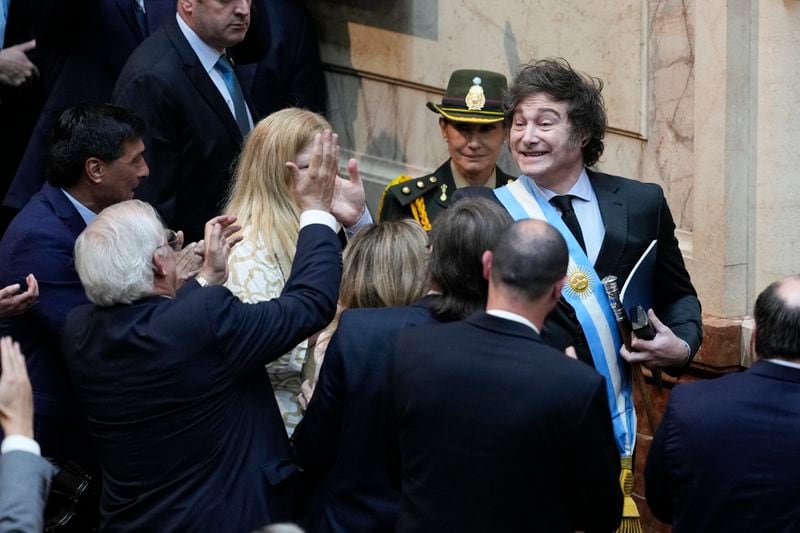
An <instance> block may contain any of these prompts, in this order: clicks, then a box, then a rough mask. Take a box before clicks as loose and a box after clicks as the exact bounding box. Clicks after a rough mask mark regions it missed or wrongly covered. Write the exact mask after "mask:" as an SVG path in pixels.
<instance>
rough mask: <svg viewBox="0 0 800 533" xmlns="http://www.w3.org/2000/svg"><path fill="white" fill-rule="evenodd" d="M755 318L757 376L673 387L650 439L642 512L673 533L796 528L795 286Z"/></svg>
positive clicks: (798, 310) (764, 299) (799, 372)
mask: <svg viewBox="0 0 800 533" xmlns="http://www.w3.org/2000/svg"><path fill="white" fill-rule="evenodd" d="M753 316H754V318H755V329H754V330H753V337H752V338H753V342H752V345H751V346H752V349H753V355H754V358H755V359H757V360H756V362H755V363H754V364H753V366H752V367H751V368H750V369H748V370H746V371H745V372H742V373H737V374H731V375H728V376H724V377H721V378H719V379H715V380H713V381H702V382H696V383H688V384H685V385H679V386H677V387H676V388H675V389H674V390H673V391H672V394H670V397H669V403H668V404H667V408H666V411H665V413H664V418H663V420H662V422H661V425H660V426H659V428H658V431H657V432H656V435H655V438H654V439H653V443H652V446H651V448H650V454H649V456H648V458H647V467H646V470H645V482H646V483H645V484H646V491H647V503H648V504H649V505H650V509H651V510H652V512H653V514H654V515H655V516H656V517H657V518H658V519H659V520H661V521H663V522H666V523H668V524H669V523H671V524H672V530H673V531H675V532H676V533H679V532H682V531H743V532H744V531H797V530H798V529H799V528H800V506H798V504H797V502H798V501H799V500H800V482H798V480H800V462H798V461H797V450H798V449H799V448H800V277H798V276H792V277H789V278H786V279H784V280H782V281H776V282H774V283H772V284H771V285H770V286H769V287H767V288H766V289H765V290H764V291H763V292H762V293H761V294H760V295H759V296H758V298H757V299H756V304H755V309H754V311H753Z"/></svg>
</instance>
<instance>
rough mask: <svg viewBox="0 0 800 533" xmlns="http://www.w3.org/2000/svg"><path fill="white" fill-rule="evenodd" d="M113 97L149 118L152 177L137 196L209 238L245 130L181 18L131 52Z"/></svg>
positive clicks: (174, 223) (190, 233) (172, 222)
mask: <svg viewBox="0 0 800 533" xmlns="http://www.w3.org/2000/svg"><path fill="white" fill-rule="evenodd" d="M112 98H113V101H114V103H115V104H117V105H121V106H124V107H129V108H131V109H133V110H135V111H136V112H138V113H139V114H140V115H142V116H143V117H144V118H145V121H147V132H146V134H145V138H144V144H145V146H146V147H147V150H146V151H145V154H144V156H145V159H146V160H147V164H148V165H149V167H150V176H149V177H147V178H146V179H144V180H142V182H141V184H140V185H139V187H138V188H137V189H136V196H137V198H139V199H141V200H144V201H146V202H149V203H151V204H152V205H153V206H154V207H155V208H156V209H157V210H158V212H159V213H160V214H161V217H162V218H163V219H164V223H165V224H166V225H167V226H168V227H171V228H173V229H175V230H183V231H184V233H185V235H186V239H187V241H198V240H200V239H202V238H203V229H204V227H205V223H206V221H207V220H209V219H210V218H211V217H213V216H216V215H217V214H219V212H220V211H221V209H222V205H221V204H222V202H223V200H224V198H225V195H226V194H227V191H228V185H229V184H230V181H231V165H232V164H233V162H234V160H235V158H236V156H237V154H238V153H239V149H240V148H241V145H242V135H241V133H240V132H239V128H238V126H237V125H236V120H235V119H234V117H233V114H232V113H231V111H230V109H229V108H228V106H227V104H226V103H225V100H224V99H223V97H222V95H221V94H220V93H219V91H218V90H217V88H216V86H215V85H214V82H213V81H211V78H210V77H209V75H208V73H207V72H206V70H205V67H203V65H202V64H201V63H200V60H199V59H198V57H197V55H196V54H195V53H194V50H192V48H191V46H190V45H189V42H188V41H187V40H186V37H184V36H183V33H182V32H181V30H180V28H179V27H178V23H177V22H176V21H175V19H174V18H173V19H170V20H169V21H167V22H166V23H165V24H164V25H163V26H162V27H161V28H160V29H159V30H157V31H156V32H155V33H153V34H151V35H150V37H148V38H147V39H146V40H145V41H144V42H143V43H142V45H141V46H140V47H139V48H137V49H136V51H135V52H134V53H133V54H132V55H131V57H130V59H129V60H128V62H127V63H126V64H125V67H124V68H123V70H122V73H121V74H120V76H119V79H118V80H117V84H116V86H115V87H114V93H113V96H112ZM248 104H249V107H250V111H251V114H252V115H253V120H254V121H257V120H258V113H257V111H256V109H255V107H254V106H253V104H252V102H249V101H248Z"/></svg>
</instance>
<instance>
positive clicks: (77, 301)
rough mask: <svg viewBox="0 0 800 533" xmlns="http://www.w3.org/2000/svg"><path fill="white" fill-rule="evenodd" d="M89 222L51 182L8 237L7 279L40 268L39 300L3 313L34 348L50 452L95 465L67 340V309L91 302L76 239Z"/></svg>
mask: <svg viewBox="0 0 800 533" xmlns="http://www.w3.org/2000/svg"><path fill="white" fill-rule="evenodd" d="M85 227H86V224H85V223H84V222H83V219H82V218H81V216H80V215H79V214H78V211H77V210H76V209H75V207H74V206H73V205H72V203H71V202H70V201H69V200H68V199H67V197H66V196H65V195H64V193H63V192H62V191H61V190H60V189H58V188H56V187H53V186H52V185H50V184H49V183H46V184H45V185H44V187H42V190H41V191H40V192H39V193H37V194H36V195H35V196H34V197H33V198H31V201H30V202H28V205H26V206H25V208H24V209H23V210H22V211H20V213H19V214H18V215H17V216H16V217H15V218H14V220H13V221H12V223H11V225H10V226H9V228H8V231H7V232H6V234H5V236H4V237H3V240H2V241H0V286H3V287H5V286H6V285H9V284H12V283H20V284H21V286H22V287H24V286H25V280H24V278H25V276H27V275H28V274H30V273H33V275H34V276H36V279H37V280H38V282H39V302H38V303H37V304H36V305H35V306H34V307H33V308H32V309H31V310H30V311H28V312H27V313H25V314H22V315H19V316H16V317H10V318H7V319H4V320H1V321H0V331H2V334H3V335H11V336H12V337H13V338H14V339H15V340H17V341H19V343H20V346H21V348H22V353H24V354H25V356H26V360H27V366H28V373H29V374H30V379H31V384H32V385H33V405H34V413H35V415H34V420H35V437H36V440H37V441H39V444H40V445H41V447H42V454H43V455H45V456H47V457H50V458H52V459H55V460H56V461H58V462H63V461H66V460H68V459H72V460H77V461H78V462H79V463H81V465H82V466H83V467H84V468H86V469H88V470H94V469H95V465H96V457H95V455H94V453H93V452H92V450H91V446H90V444H89V442H88V441H89V438H88V433H87V430H86V427H85V421H84V419H83V416H82V414H81V410H80V408H79V407H78V404H77V400H76V398H75V393H74V391H73V388H72V385H71V384H70V382H69V379H68V378H67V370H66V367H65V366H64V359H63V355H62V352H61V347H60V345H59V335H60V334H61V329H62V327H63V325H64V320H65V319H66V317H67V313H69V311H70V310H72V309H73V308H75V307H77V306H79V305H82V304H86V303H88V302H89V300H87V298H86V294H85V293H84V291H83V286H82V285H81V282H80V279H78V273H77V272H75V266H74V263H73V259H72V249H73V247H74V245H75V239H77V238H78V235H79V234H80V233H81V231H83V229H84V228H85Z"/></svg>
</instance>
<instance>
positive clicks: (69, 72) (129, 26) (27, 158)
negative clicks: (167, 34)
mask: <svg viewBox="0 0 800 533" xmlns="http://www.w3.org/2000/svg"><path fill="white" fill-rule="evenodd" d="M30 1H31V2H32V4H33V5H34V6H35V8H36V17H37V18H36V21H35V23H34V24H35V28H36V38H37V48H38V49H39V51H40V52H41V53H43V54H45V55H46V56H47V58H48V60H49V61H50V63H51V64H49V65H48V68H45V69H43V71H42V77H43V82H44V84H45V85H46V87H47V90H48V96H47V101H46V103H45V104H44V108H43V109H42V113H41V115H40V116H39V120H38V122H37V123H36V127H35V129H34V132H33V135H32V136H31V140H30V143H29V144H28V148H27V149H26V151H25V154H24V156H23V158H22V161H21V162H20V166H19V169H17V173H16V176H15V178H14V181H13V182H12V184H11V187H10V189H9V191H8V195H7V196H6V198H5V200H4V202H3V205H7V206H10V207H14V208H16V209H21V208H22V207H23V206H24V205H25V204H26V203H27V202H28V200H29V199H30V197H31V196H33V195H34V194H35V193H36V192H37V191H38V190H39V189H40V188H41V186H42V184H43V183H44V181H45V162H46V161H47V153H48V143H49V141H48V136H49V134H50V131H51V130H52V128H53V125H54V124H55V123H56V120H57V119H58V116H59V115H60V114H61V112H62V111H64V110H65V109H66V108H68V107H70V106H73V105H75V104H78V103H81V102H85V101H98V102H106V101H108V100H110V98H111V90H112V89H113V88H114V82H115V81H116V80H117V76H118V75H119V73H120V71H121V70H122V66H123V65H124V64H125V61H126V60H127V59H128V56H129V55H130V54H131V52H133V50H134V49H135V48H136V47H137V46H138V45H139V43H140V42H142V40H143V39H144V35H143V34H142V32H141V30H140V28H139V25H138V23H137V21H136V16H135V15H134V11H133V3H132V0H90V1H85V0H84V1H81V2H63V1H61V0H30ZM144 3H145V9H146V10H147V19H148V25H149V27H150V28H151V29H155V28H157V27H158V26H160V25H161V23H162V22H163V21H164V20H165V19H166V18H167V16H168V15H173V16H174V13H175V1H174V0H144Z"/></svg>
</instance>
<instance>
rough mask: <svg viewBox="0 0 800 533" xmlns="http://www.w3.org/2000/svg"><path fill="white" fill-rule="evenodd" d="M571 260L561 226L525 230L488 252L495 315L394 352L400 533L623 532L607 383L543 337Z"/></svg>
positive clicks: (414, 339) (393, 464)
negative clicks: (438, 532)
mask: <svg viewBox="0 0 800 533" xmlns="http://www.w3.org/2000/svg"><path fill="white" fill-rule="evenodd" d="M455 206H456V207H457V206H458V203H456V204H455ZM451 209H452V208H451ZM567 263H568V255H567V248H566V245H565V243H564V239H563V238H562V237H561V235H560V234H559V233H558V231H556V230H555V229H554V228H553V227H552V226H550V225H548V224H547V223H545V222H543V221H539V220H526V221H522V222H517V223H515V224H514V225H512V226H510V228H509V229H508V230H507V231H506V232H505V233H504V234H503V235H501V236H500V238H499V239H498V240H497V242H496V243H495V244H494V246H493V247H492V248H491V251H487V252H485V253H484V255H483V274H484V276H485V277H486V278H487V279H488V280H489V295H488V300H487V303H486V311H479V312H477V313H475V314H473V315H472V316H470V317H469V318H467V319H466V320H465V321H461V322H453V323H450V324H440V325H430V326H419V327H418V328H416V329H415V330H414V331H413V333H412V334H409V335H404V336H402V338H400V339H399V340H398V342H397V343H396V344H395V347H394V350H393V352H392V354H391V358H390V362H389V370H388V375H389V377H388V381H387V385H386V398H385V408H386V413H387V415H386V434H387V446H389V454H388V455H389V459H390V465H389V468H390V473H391V474H392V475H393V477H394V478H395V479H396V480H397V481H398V482H399V487H400V493H401V500H400V515H399V518H398V522H397V529H396V531H398V532H405V531H464V532H469V531H476V532H477V531H507V532H513V531H519V532H523V531H554V532H555V531H564V532H567V531H576V530H583V531H613V530H614V529H615V528H616V527H617V525H618V524H619V521H620V517H621V511H622V493H621V491H620V487H619V472H620V463H619V453H618V451H617V447H616V444H615V442H614V435H613V432H612V426H611V417H610V414H609V411H608V405H607V396H606V388H605V383H604V380H603V378H602V376H600V375H598V374H597V372H595V371H594V370H592V369H591V368H589V367H588V366H587V365H584V364H582V363H579V362H578V361H575V360H574V359H571V358H569V357H567V356H566V355H565V354H564V353H563V352H560V351H558V350H555V349H554V348H551V347H549V346H547V345H546V344H545V343H543V342H542V340H541V338H540V336H539V332H540V331H541V328H542V324H543V323H544V320H545V317H546V316H547V315H548V313H550V311H551V310H552V309H553V308H554V307H555V306H556V305H557V303H558V301H559V299H560V297H561V290H562V287H563V285H564V282H565V280H566V276H565V273H566V271H567Z"/></svg>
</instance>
